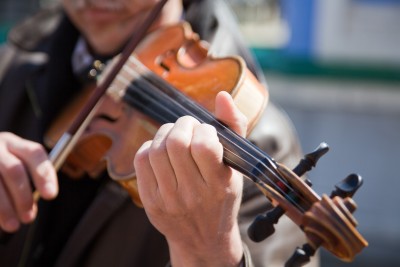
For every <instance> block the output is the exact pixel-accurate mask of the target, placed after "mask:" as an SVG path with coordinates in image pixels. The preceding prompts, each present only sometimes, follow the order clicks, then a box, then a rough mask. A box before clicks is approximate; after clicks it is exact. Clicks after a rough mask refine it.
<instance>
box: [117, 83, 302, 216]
mask: <svg viewBox="0 0 400 267" xmlns="http://www.w3.org/2000/svg"><path fill="white" fill-rule="evenodd" d="M141 77H142V79H139V80H140V81H141V82H140V83H142V82H144V83H145V85H144V88H142V89H141V90H142V91H143V92H141V93H142V94H149V92H151V90H149V88H148V87H149V86H155V87H154V88H153V91H155V92H157V91H159V90H160V88H162V86H168V85H169V84H168V83H166V82H165V81H164V80H162V79H159V77H158V76H156V78H155V77H151V78H148V79H146V80H147V81H144V80H143V78H144V77H146V75H142V76H141ZM157 79H158V80H159V82H161V85H151V84H152V83H154V82H155V80H157ZM125 83H126V84H128V83H129V82H127V81H126V82H125ZM138 83H139V82H138V80H137V81H135V82H134V84H135V86H138ZM128 86H129V85H128ZM130 86H131V89H132V90H134V85H130ZM145 88H147V89H148V90H146V89H145ZM172 89H173V91H174V92H176V89H174V88H172ZM168 92H169V91H168ZM162 93H164V92H162ZM179 93H180V92H179ZM161 96H162V97H164V98H166V99H165V100H166V101H164V102H163V101H160V100H162V99H160V95H154V96H151V95H150V96H148V99H147V100H145V99H141V101H139V102H140V103H137V104H139V105H141V106H142V109H146V111H147V112H151V113H152V115H150V114H149V115H150V116H153V115H155V117H154V118H156V117H159V118H161V120H160V122H171V121H175V120H176V119H177V118H179V117H180V116H183V115H192V116H194V117H196V118H197V119H199V121H203V122H205V120H204V119H201V118H199V116H197V114H199V113H198V112H199V111H198V110H197V111H196V113H193V112H191V111H190V110H188V109H187V108H185V107H182V105H181V102H177V101H176V100H175V98H172V99H171V98H170V97H169V96H168V95H165V94H161ZM136 97H141V98H143V95H139V96H136ZM154 97H155V98H156V100H153V99H152V98H154ZM178 98H179V97H178ZM149 99H150V101H151V102H152V103H151V104H152V105H155V106H156V107H155V106H152V108H153V109H154V108H155V109H157V110H161V111H162V112H160V113H158V114H156V112H152V111H151V108H149V107H145V105H143V103H144V101H149ZM184 100H185V101H184V103H191V102H190V101H188V98H187V97H184ZM136 101H138V100H136ZM169 102H171V103H172V104H173V105H171V106H170V107H169V108H166V107H165V103H169ZM160 103H163V104H164V105H160ZM177 107H180V108H181V109H180V113H178V111H176V112H177V113H172V115H171V114H170V115H171V116H172V117H171V118H166V117H165V118H163V117H162V116H161V117H160V115H159V114H163V115H164V116H166V115H167V114H168V113H171V111H172V110H174V109H175V110H176V108H177ZM190 107H192V108H193V107H195V108H198V107H199V105H198V104H192V106H189V108H190ZM201 108H202V107H201ZM201 111H202V110H200V112H201ZM203 111H204V112H205V114H206V115H207V116H208V117H210V118H211V119H212V122H215V123H217V122H218V121H216V120H215V118H214V117H213V116H212V115H211V114H210V113H209V112H208V111H207V110H205V109H203ZM214 126H215V125H214ZM224 128H225V129H227V128H226V127H224ZM231 132H232V131H231ZM236 136H237V135H236ZM222 137H224V138H225V139H226V140H227V141H228V142H230V143H231V145H233V146H234V147H235V148H236V150H237V149H239V150H242V151H243V152H244V153H246V154H247V155H248V156H250V157H252V158H253V160H255V161H256V162H257V164H253V163H250V162H248V161H246V163H247V164H248V165H249V166H251V167H252V168H253V169H252V171H256V174H259V175H261V176H262V177H263V178H264V179H267V180H268V181H269V183H267V184H269V185H271V184H272V185H273V187H275V189H276V190H278V191H280V192H281V194H282V195H284V196H286V199H288V200H289V201H290V202H291V203H292V204H295V205H298V204H297V203H296V201H295V200H294V199H293V198H292V197H290V196H289V195H288V194H286V193H285V192H284V191H282V189H281V188H280V187H278V186H277V185H276V184H274V183H273V182H272V181H271V179H270V178H269V177H268V175H266V174H265V173H264V172H263V171H261V170H260V169H259V168H258V167H257V166H263V167H264V169H265V170H266V171H268V172H269V174H270V175H271V176H275V179H276V180H278V181H281V182H282V183H285V184H286V185H287V187H288V189H290V190H291V191H292V195H293V194H295V195H297V196H295V197H294V198H296V199H302V197H300V196H299V195H298V194H297V193H296V192H295V191H294V190H293V188H291V186H290V185H288V184H287V183H286V181H284V180H282V179H281V178H280V177H279V175H277V173H276V172H273V171H271V168H270V167H268V166H266V165H265V164H264V163H263V162H262V161H260V160H259V159H257V158H255V157H254V155H253V154H252V153H250V152H248V151H246V149H244V148H242V147H240V146H238V143H237V142H233V141H232V140H230V139H229V138H226V137H225V136H223V135H222ZM241 140H244V141H246V142H248V140H246V139H244V138H241V139H239V140H237V141H241ZM239 143H240V142H239ZM249 144H250V148H252V147H255V146H254V145H253V144H251V143H250V142H249ZM249 144H247V146H246V147H245V148H248V145H249ZM225 148H226V145H225ZM255 148H257V147H255ZM257 149H258V148H257ZM258 151H260V149H258ZM253 153H254V151H253ZM258 153H260V152H258ZM230 154H231V155H235V156H236V157H237V158H238V159H240V160H241V161H242V162H243V160H244V157H240V156H239V155H236V154H235V153H234V152H232V151H230ZM261 156H262V159H263V160H265V153H264V152H262V151H261ZM234 166H236V167H241V166H240V165H237V164H236V165H234ZM241 170H242V173H243V170H246V169H243V168H241ZM243 174H246V175H247V176H248V177H249V178H254V175H255V173H249V172H248V171H247V172H244V173H243ZM257 179H259V178H257ZM252 180H253V181H254V179H252ZM255 182H258V181H255ZM303 202H304V203H307V201H305V200H304V199H303ZM300 209H301V210H302V208H300Z"/></svg>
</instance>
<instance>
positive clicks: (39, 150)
mask: <svg viewBox="0 0 400 267" xmlns="http://www.w3.org/2000/svg"><path fill="white" fill-rule="evenodd" d="M26 153H28V154H29V155H30V156H32V157H34V158H36V159H45V158H46V152H45V149H44V148H43V146H42V145H41V144H38V143H34V142H30V143H29V145H27V146H26Z"/></svg>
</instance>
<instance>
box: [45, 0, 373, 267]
mask: <svg viewBox="0 0 400 267" xmlns="http://www.w3.org/2000/svg"><path fill="white" fill-rule="evenodd" d="M161 2H165V1H161ZM160 8H161V7H160ZM155 13H156V11H155ZM99 84H100V86H99V87H100V88H102V89H104V90H103V91H104V94H102V95H101V98H98V99H96V97H93V95H96V93H97V91H95V92H94V93H93V94H89V95H90V98H88V99H87V97H83V100H82V102H83V103H85V106H84V108H83V111H85V112H82V113H84V117H85V120H83V122H82V123H80V125H77V123H76V121H79V119H74V120H73V121H72V125H71V126H69V127H68V128H69V129H70V128H74V129H75V133H74V136H72V137H71V135H68V136H67V138H65V133H64V134H63V135H61V136H59V135H57V136H52V137H50V136H49V137H48V142H49V144H51V145H54V148H53V149H52V151H51V154H50V156H51V158H52V160H53V163H54V164H55V166H56V168H61V169H62V170H63V171H65V172H68V173H69V174H71V175H75V176H76V177H79V176H81V175H82V174H83V173H87V174H89V175H91V176H94V177H95V176H96V175H99V174H100V173H101V172H102V171H103V170H104V169H107V171H108V173H109V175H110V177H111V178H112V179H114V180H116V181H117V182H119V183H120V184H121V185H122V186H123V187H124V188H126V189H127V191H128V192H129V194H130V195H131V197H132V199H133V201H134V202H135V203H136V204H137V205H139V206H140V205H141V203H140V198H139V195H138V192H137V185H136V180H135V170H134V168H133V164H132V162H133V158H134V155H135V153H136V151H137V150H138V149H139V147H140V145H141V144H142V143H143V142H144V141H146V140H149V139H152V137H153V135H154V133H155V132H156V130H157V129H158V127H159V126H160V125H161V124H164V123H168V122H174V121H176V120H177V119H178V118H179V117H181V116H184V115H190V116H193V117H194V118H196V119H197V120H199V121H200V122H203V123H207V124H210V125H213V126H214V127H215V128H216V130H217V132H218V137H219V139H220V142H221V143H222V145H223V147H224V162H225V163H226V164H227V165H229V166H230V167H232V168H234V169H236V170H238V171H239V172H241V173H242V174H243V175H244V176H245V177H247V178H248V179H251V180H252V181H253V182H254V183H255V184H256V185H257V186H258V187H259V188H260V190H261V192H262V193H263V194H264V195H265V196H266V197H267V198H268V199H269V200H270V201H271V202H272V204H273V206H274V208H273V209H272V210H271V211H269V212H268V213H267V214H265V215H260V216H258V217H257V218H256V219H255V221H254V223H253V224H252V225H251V226H250V228H249V230H248V234H249V236H250V238H251V239H252V240H254V241H256V242H259V241H261V240H263V239H265V238H267V237H268V236H269V235H271V234H273V232H274V226H273V225H274V224H276V223H277V222H278V220H279V218H280V217H281V216H282V215H283V214H286V215H287V216H288V217H289V218H290V219H291V220H292V221H293V222H295V223H296V224H297V225H298V226H299V227H300V228H301V229H302V230H303V232H304V233H305V235H306V237H307V243H306V244H304V245H303V246H302V247H299V248H298V249H296V251H295V253H294V254H293V256H292V257H291V258H290V259H289V260H288V262H287V264H286V266H301V265H304V264H305V263H307V262H308V261H309V258H310V257H311V256H313V255H314V254H315V252H316V250H317V249H318V248H319V247H321V246H322V247H324V248H325V249H326V250H328V251H330V252H331V253H332V254H334V255H335V256H337V257H338V258H339V259H341V260H343V261H352V260H353V258H354V257H355V255H356V254H358V253H359V252H361V250H362V249H363V248H364V247H366V246H367V245H368V243H367V241H366V240H365V239H364V238H363V237H362V235H361V234H360V233H359V232H358V231H357V229H356V226H357V221H356V219H355V218H354V217H353V215H352V213H353V212H354V211H355V209H356V204H355V202H354V201H353V199H352V196H353V195H354V194H355V192H356V191H357V190H358V189H359V187H360V186H361V185H362V179H361V177H360V176H359V175H356V174H352V175H349V176H348V177H347V178H346V179H344V180H343V181H342V182H340V183H338V184H337V185H336V189H335V190H334V191H333V192H332V193H331V195H330V196H327V195H322V196H319V195H318V194H317V193H316V192H314V191H313V190H312V188H311V183H310V182H309V181H308V180H302V179H301V178H300V177H301V176H303V175H304V174H305V173H306V172H308V171H309V170H311V168H312V167H314V166H315V164H316V162H317V161H318V160H319V158H320V157H321V156H322V155H324V154H325V153H326V152H327V151H328V147H327V145H326V144H322V145H321V146H320V147H319V148H317V150H316V151H314V152H312V153H310V154H307V155H306V156H305V157H304V159H302V160H301V161H300V163H299V164H298V165H297V166H295V167H294V168H293V169H290V168H288V167H287V166H285V165H283V164H281V163H279V162H276V161H275V160H274V159H273V158H272V157H270V156H269V155H268V154H267V153H265V152H264V151H262V150H261V149H259V148H258V147H256V146H255V145H254V144H252V143H251V142H250V141H248V140H247V139H246V138H244V137H241V136H239V135H238V134H236V133H235V132H233V131H232V130H231V129H229V128H228V127H226V126H225V125H224V124H223V123H221V122H220V121H218V120H216V119H215V117H214V116H213V111H214V106H213V103H214V98H215V96H216V94H217V93H218V92H220V91H221V90H225V91H228V92H229V93H230V94H231V95H232V96H233V98H234V101H235V103H236V104H237V106H238V107H239V109H240V110H241V111H242V112H243V113H244V114H245V115H246V116H247V118H248V119H249V122H250V124H249V125H250V127H249V132H250V131H251V129H252V128H253V127H254V125H255V124H256V123H257V120H258V118H259V117H260V116H261V113H262V111H263V109H264V107H265V105H266V104H267V101H268V94H267V91H266V90H265V88H264V87H263V86H261V85H260V84H259V83H258V81H257V80H256V78H255V77H254V76H253V75H252V74H251V72H250V71H249V70H248V69H247V68H246V66H245V63H244V61H243V60H242V59H241V58H240V57H226V58H213V57H210V56H209V55H208V51H207V45H206V44H205V43H204V42H202V41H201V40H200V39H199V37H198V35H197V34H195V33H193V32H192V31H191V29H190V26H189V24H187V23H184V22H183V23H180V24H178V25H173V26H169V27H165V28H161V29H159V30H156V31H154V32H152V33H150V34H148V35H146V37H145V38H143V40H141V41H140V42H139V41H137V42H136V44H135V50H134V52H132V51H131V52H130V53H128V54H126V53H125V54H123V55H121V56H120V57H118V58H116V59H115V60H114V61H113V62H112V63H111V64H109V65H108V66H107V68H106V70H104V72H103V74H102V76H101V77H100V80H99ZM92 99H96V101H94V100H92ZM78 102H80V101H78ZM87 103H90V105H87ZM76 106H78V107H79V108H78V110H80V111H81V109H80V105H79V104H77V105H76ZM79 115H81V113H80V114H79ZM68 123H70V122H68ZM68 123H66V124H68ZM50 132H52V131H50ZM61 132H62V131H61ZM66 132H69V131H66ZM127 136H129V138H127ZM55 140H58V141H55ZM71 140H72V141H71ZM65 144H68V146H66V145H65ZM70 144H72V145H70ZM65 147H68V148H65ZM60 151H61V152H60Z"/></svg>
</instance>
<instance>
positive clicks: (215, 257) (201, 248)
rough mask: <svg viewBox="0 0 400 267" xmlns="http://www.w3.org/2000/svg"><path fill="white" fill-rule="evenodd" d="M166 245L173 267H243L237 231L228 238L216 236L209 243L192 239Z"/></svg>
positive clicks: (241, 246) (241, 245) (240, 242)
mask: <svg viewBox="0 0 400 267" xmlns="http://www.w3.org/2000/svg"><path fill="white" fill-rule="evenodd" d="M168 245H169V250H170V258H171V265H172V266H173V267H181V266H185V267H187V266H190V267H197V266H208V267H213V266H216V267H217V266H218V267H220V266H224V267H225V266H226V267H242V266H243V264H242V262H243V255H244V252H243V251H244V249H243V243H242V240H241V237H240V234H239V231H238V230H237V231H234V232H232V233H231V234H229V235H228V236H218V237H216V238H215V239H214V240H210V241H209V242H199V240H196V239H195V238H193V239H191V240H190V242H181V240H177V241H175V242H170V241H168Z"/></svg>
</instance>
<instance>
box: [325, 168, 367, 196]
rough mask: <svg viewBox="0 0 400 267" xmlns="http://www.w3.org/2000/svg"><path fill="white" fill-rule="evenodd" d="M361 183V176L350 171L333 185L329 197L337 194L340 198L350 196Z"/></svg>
mask: <svg viewBox="0 0 400 267" xmlns="http://www.w3.org/2000/svg"><path fill="white" fill-rule="evenodd" d="M362 184H363V180H362V177H361V176H360V175H358V174H355V173H352V174H350V175H349V176H347V177H346V178H345V179H343V180H342V181H341V182H339V183H337V184H336V185H335V190H333V191H332V193H331V196H330V197H331V198H333V197H335V196H339V197H342V198H346V197H352V196H353V195H354V194H355V193H356V192H357V190H358V189H359V188H360V187H361V185H362Z"/></svg>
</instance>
